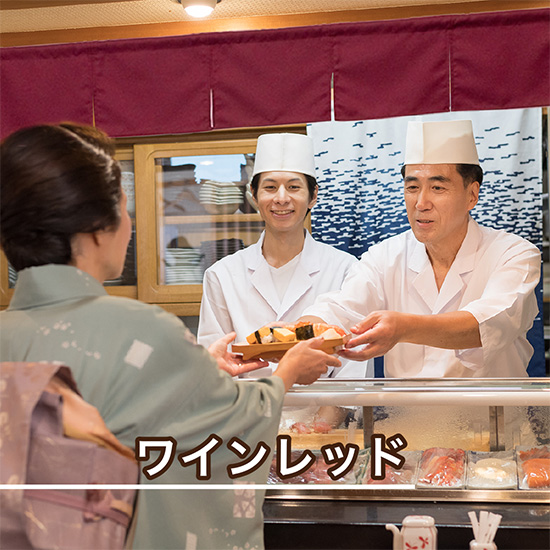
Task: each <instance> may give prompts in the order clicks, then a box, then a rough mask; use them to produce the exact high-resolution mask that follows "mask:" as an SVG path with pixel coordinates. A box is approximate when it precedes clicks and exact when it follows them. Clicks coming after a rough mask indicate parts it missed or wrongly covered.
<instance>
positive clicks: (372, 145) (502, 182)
mask: <svg viewBox="0 0 550 550" xmlns="http://www.w3.org/2000/svg"><path fill="white" fill-rule="evenodd" d="M463 119H470V120H472V124H473V127H474V135H475V138H476V145H477V149H478V154H479V159H480V163H481V167H482V168H483V172H484V177H483V183H482V185H481V190H480V196H479V202H478V204H477V205H476V207H475V208H474V210H473V211H472V216H473V218H474V219H475V220H476V221H477V222H479V223H480V224H482V225H486V226H489V227H493V228H495V229H504V230H505V231H509V232H511V233H515V234H517V235H520V236H521V237H524V238H525V239H528V240H529V241H531V242H532V243H533V244H535V245H536V246H538V247H539V248H542V178H543V170H542V110H541V109H539V108H534V109H514V110H499V111H468V112H449V113H438V114H433V115H422V116H414V117H399V118H390V119H379V120H359V121H352V122H335V121H332V122H319V123H313V124H308V127H307V131H308V135H310V136H311V137H312V138H313V142H314V152H315V170H316V175H317V181H318V183H319V198H318V202H317V205H316V206H315V207H314V208H313V210H312V212H311V225H312V234H313V236H314V237H315V238H316V239H318V240H320V241H322V242H325V243H328V244H331V245H333V246H335V247H336V248H339V249H341V250H346V251H347V252H350V253H351V254H354V255H355V256H357V257H360V256H361V254H362V253H363V252H365V251H366V250H367V249H368V248H369V247H370V246H371V245H373V244H375V243H377V242H379V241H381V240H383V239H386V238H388V237H391V236H393V235H397V234H399V233H402V232H403V231H405V230H407V229H408V228H409V224H408V221H407V216H406V211H405V202H404V199H403V181H402V177H401V167H402V165H403V158H404V151H405V136H406V131H407V123H408V122H409V120H421V121H430V120H463ZM539 287H540V288H539V289H538V294H537V297H538V298H539V306H540V311H541V315H542V284H541V285H539ZM541 315H540V316H539V317H540V318H538V319H537V321H536V322H535V326H534V327H533V329H531V331H530V335H529V338H530V340H531V343H532V345H533V346H534V347H535V354H534V356H533V359H532V360H531V364H530V367H529V373H530V374H531V375H537V376H544V373H545V365H544V338H543V328H542V318H541Z"/></svg>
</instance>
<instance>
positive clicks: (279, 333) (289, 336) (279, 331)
mask: <svg viewBox="0 0 550 550" xmlns="http://www.w3.org/2000/svg"><path fill="white" fill-rule="evenodd" d="M273 338H274V339H275V340H276V341H277V342H294V340H296V335H295V334H294V332H292V331H291V330H288V329H287V328H274V329H273Z"/></svg>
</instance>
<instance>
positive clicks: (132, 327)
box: [0, 123, 340, 550]
mask: <svg viewBox="0 0 550 550" xmlns="http://www.w3.org/2000/svg"><path fill="white" fill-rule="evenodd" d="M113 155H114V145H113V143H112V142H111V140H109V139H108V138H107V136H105V135H104V134H103V133H102V132H100V131H98V130H96V129H94V128H90V127H86V126H80V125H75V124H69V123H67V124H60V125H57V126H53V125H44V126H35V127H31V128H26V129H22V130H19V131H18V132H15V133H14V134H12V135H11V136H9V137H8V138H7V139H6V140H5V141H4V142H3V143H2V145H1V147H0V185H1V188H0V191H1V196H2V201H1V205H0V234H1V245H2V248H3V250H4V252H5V254H6V256H7V258H8V260H9V262H10V263H11V265H12V266H13V267H14V268H15V269H16V270H17V271H18V280H17V284H16V286H15V292H14V295H13V298H12V300H11V303H10V306H9V307H8V309H7V310H6V311H3V312H2V313H0V323H1V326H2V331H1V333H0V357H1V359H2V360H3V361H48V362H52V361H58V362H60V363H61V364H64V365H67V366H68V367H70V368H71V370H72V373H73V375H74V378H75V380H76V382H77V385H78V387H79V389H80V391H81V392H82V395H83V397H84V399H85V400H86V401H88V402H89V403H91V404H92V405H94V406H95V407H96V408H97V409H98V410H99V412H100V414H101V415H102V417H103V419H104V420H105V423H106V425H107V426H108V428H109V429H110V430H111V431H112V432H113V434H114V435H115V436H116V437H117V438H118V439H119V440H120V441H121V442H122V443H123V444H125V445H128V446H130V447H132V448H133V447H134V445H135V442H136V438H138V437H141V438H148V437H151V438H156V439H158V438H171V439H173V440H175V441H176V449H175V453H174V455H173V457H172V459H174V458H175V457H176V456H178V459H179V460H172V461H171V462H169V464H168V467H167V469H166V471H165V472H164V473H163V474H162V475H161V476H160V477H157V478H155V479H154V480H151V481H149V480H146V479H145V478H143V480H142V481H143V482H144V483H162V484H186V485H191V484H193V485H194V486H195V487H196V486H197V484H203V485H204V484H210V483H215V484H222V483H224V484H228V487H230V486H231V485H233V484H234V483H235V482H237V483H239V482H244V483H265V482H266V480H267V472H268V468H269V463H270V460H269V454H268V457H267V459H266V460H265V461H264V462H263V463H261V467H259V468H258V469H255V470H254V471H252V472H242V475H240V476H239V479H238V480H237V481H235V480H234V479H231V478H230V477H229V472H228V467H229V466H231V465H237V464H239V463H241V462H243V461H244V460H243V459H244V458H245V457H243V456H241V454H240V453H241V451H236V450H232V447H231V442H232V441H233V440H234V438H238V439H239V440H240V441H241V442H242V443H243V444H244V448H247V449H259V448H261V445H260V443H262V442H263V443H264V444H265V445H267V446H268V447H269V448H270V449H273V448H274V444H275V436H276V434H277V430H278V424H279V416H280V411H281V407H282V401H283V396H284V393H285V391H286V390H287V389H288V388H289V387H291V386H292V385H293V384H294V383H311V382H312V381H314V380H315V379H316V378H317V377H318V376H319V375H320V374H322V373H324V372H325V371H326V370H327V368H328V367H331V368H332V367H335V366H338V365H339V364H340V362H339V360H338V359H337V358H336V357H333V356H330V355H327V354H326V353H324V352H323V351H321V350H320V349H318V348H319V346H320V345H321V342H322V341H321V339H316V340H315V341H311V342H304V343H303V344H299V345H297V346H295V347H294V348H293V349H292V350H290V351H289V352H288V353H287V354H286V355H285V357H284V358H283V359H282V360H281V362H280V363H279V366H278V369H277V371H276V372H275V373H274V376H272V377H270V378H269V379H265V380H261V381H256V382H251V381H235V380H234V379H233V378H232V377H231V376H229V375H228V374H227V373H226V372H224V371H223V370H222V369H220V368H218V364H220V365H222V366H224V365H227V361H229V362H230V361H231V354H229V353H228V352H227V343H228V342H229V341H230V340H231V336H229V337H225V338H223V339H221V340H219V341H218V342H215V343H214V344H213V345H212V346H211V351H212V352H213V353H214V354H215V356H216V359H217V360H218V363H217V362H216V359H214V357H213V356H212V355H211V354H210V353H209V352H208V351H207V350H206V349H204V348H203V347H201V346H198V345H197V344H196V343H195V341H194V338H193V336H192V335H191V333H190V332H189V330H188V329H187V328H186V327H185V325H184V324H183V323H182V322H181V321H180V320H179V319H178V318H177V317H175V316H174V315H171V314H169V313H167V312H165V311H164V310H163V309H161V308H159V307H156V306H152V305H148V304H143V303H141V302H139V301H137V300H132V299H126V298H121V297H114V296H109V295H108V294H107V293H106V291H105V289H104V288H103V286H102V283H103V282H104V281H105V280H107V279H113V278H116V277H118V276H119V275H120V274H121V272H122V269H123V265H124V260H125V256H126V249H127V246H128V242H129V239H130V233H131V221H130V218H129V216H128V213H127V211H126V197H125V194H124V192H123V190H122V189H121V183H120V182H121V173H120V167H119V165H118V163H117V162H116V160H115V159H114V157H113ZM230 370H231V369H230ZM213 436H217V438H218V439H217V443H216V441H215V440H213V439H212V437H213ZM213 441H214V443H216V445H217V446H216V447H213V448H211V449H210V451H208V452H207V451H206V449H207V447H208V445H210V444H211V443H212V442H213ZM242 448H243V446H241V447H239V449H242ZM199 449H203V453H204V454H203V455H201V456H202V458H201V459H200V461H199V460H198V459H195V460H190V461H188V462H184V460H182V456H184V455H185V453H189V452H191V451H198V450H199ZM249 454H250V453H249ZM155 458H156V457H155ZM246 458H250V457H246ZM152 459H153V458H152ZM199 462H200V463H202V462H206V463H207V481H200V480H199ZM142 466H145V464H143V465H142ZM206 489H207V488H206ZM263 495H264V492H263V491H261V490H254V488H251V489H249V490H246V491H243V490H242V489H239V488H238V485H235V488H234V489H232V488H229V489H215V490H214V489H213V490H162V491H158V490H157V491H152V490H149V491H146V490H144V491H141V494H140V498H139V511H138V518H137V524H136V528H135V539H134V548H148V549H151V548H157V549H159V550H160V549H163V548H215V549H222V548H234V547H240V548H247V547H248V548H262V547H263V517H262V502H263Z"/></svg>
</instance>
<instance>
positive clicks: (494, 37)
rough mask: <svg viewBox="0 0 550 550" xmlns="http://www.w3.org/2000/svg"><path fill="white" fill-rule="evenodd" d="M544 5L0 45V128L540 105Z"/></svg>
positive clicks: (202, 127) (548, 89) (133, 125)
mask: <svg viewBox="0 0 550 550" xmlns="http://www.w3.org/2000/svg"><path fill="white" fill-rule="evenodd" d="M549 59H550V9H538V10H516V11H510V12H495V13H481V14H475V15H466V16H459V15H456V16H455V15H449V16H440V17H426V18H412V19H405V20H394V21H373V22H363V23H353V24H352V23H341V24H334V25H319V26H315V27H303V28H293V29H277V30H267V31H246V32H227V33H211V34H200V35H190V36H181V37H163V38H149V39H135V40H115V41H106V42H92V43H82V44H63V45H58V46H36V47H17V48H2V49H0V71H1V75H0V132H1V135H2V136H5V135H7V134H8V133H10V132H11V131H13V130H15V129H17V128H19V127H22V126H26V125H29V124H37V123H41V122H58V121H61V120H73V121H77V122H84V123H88V124H90V123H91V122H92V121H94V120H95V124H96V125H97V126H99V127H100V128H102V129H104V130H105V131H107V132H108V133H109V134H111V135H113V136H140V135H141V136H146V135H155V134H179V133H190V132H199V131H208V130H212V129H215V128H236V127H246V126H270V125H282V124H291V123H306V122H314V121H322V120H330V118H331V111H330V101H331V85H330V83H331V79H332V78H333V77H334V115H335V119H336V120H364V119H372V118H382V117H391V116H401V115H414V114H422V113H428V112H442V111H448V110H453V111H455V110H475V109H505V108H517V107H533V106H543V105H548V104H550V62H549Z"/></svg>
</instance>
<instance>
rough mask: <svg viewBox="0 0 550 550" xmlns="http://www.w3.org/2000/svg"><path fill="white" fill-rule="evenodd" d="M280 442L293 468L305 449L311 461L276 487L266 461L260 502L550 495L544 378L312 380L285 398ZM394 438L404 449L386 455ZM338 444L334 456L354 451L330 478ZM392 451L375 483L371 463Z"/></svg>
mask: <svg viewBox="0 0 550 550" xmlns="http://www.w3.org/2000/svg"><path fill="white" fill-rule="evenodd" d="M323 418H327V419H330V420H329V421H328V422H327V421H324V420H323ZM281 436H287V437H288V438H289V439H288V440H289V442H290V446H291V453H292V459H293V460H294V461H295V462H296V461H298V460H299V458H300V457H301V456H303V453H304V451H305V450H310V451H312V452H313V454H314V455H315V456H316V461H315V462H314V463H312V465H311V468H310V469H309V470H306V471H305V472H303V473H302V474H300V476H294V477H289V478H287V479H284V481H283V479H281V477H280V476H278V475H277V474H278V473H280V472H279V471H278V470H277V467H280V464H278V463H277V461H278V460H280V458H279V457H277V456H276V457H275V458H274V463H273V468H272V472H271V474H272V475H271V476H270V483H271V484H273V488H272V489H270V490H269V491H268V497H269V498H278V497H282V498H288V497H289V495H292V497H295V498H300V499H303V498H308V497H311V498H316V499H318V498H328V499H330V498H335V497H336V498H347V499H358V500H369V499H385V500H401V499H403V498H406V499H408V500H430V501H432V500H445V501H449V500H454V501H469V502H471V501H483V502H499V501H508V502H510V501H515V502H547V501H548V500H549V499H550V381H549V380H548V379H545V378H520V379H440V380H434V379H425V380H424V379H412V380H404V379H370V380H327V379H321V380H319V381H317V382H315V383H314V384H312V385H311V386H305V387H301V386H295V387H294V388H292V389H291V390H290V391H289V392H288V394H287V396H286V398H285V408H284V410H283V415H282V420H281V424H280V428H279V438H280V437H281ZM396 436H398V437H397V439H398V440H399V438H400V439H401V442H402V443H404V445H402V446H401V447H400V450H399V451H395V449H393V450H392V445H391V443H392V441H394V440H395V439H396ZM392 438H393V439H392ZM338 446H339V447H340V453H341V455H342V456H343V457H345V455H346V453H351V450H352V447H353V446H355V447H356V456H355V460H354V464H353V467H352V469H351V470H350V471H349V472H347V473H346V474H345V475H344V476H342V477H341V478H339V479H332V478H331V477H330V475H328V472H330V470H331V468H332V469H334V471H335V472H336V471H337V470H336V469H335V468H336V467H337V466H338V460H336V459H335V461H334V464H332V466H331V463H330V462H327V456H328V457H329V458H330V455H326V452H327V451H328V452H329V453H330V452H332V453H333V454H334V453H337V447H338ZM395 452H397V454H398V455H400V454H402V456H403V457H405V458H406V460H405V463H404V464H402V465H399V466H395V465H394V464H392V463H391V462H390V461H389V460H384V465H385V468H384V470H385V471H384V473H383V474H382V476H381V477H382V479H375V477H380V472H378V475H377V476H376V475H374V470H375V467H374V465H375V464H376V463H377V464H378V467H380V463H381V457H383V458H390V455H392V453H393V454H395ZM350 460H351V458H350ZM343 461H344V458H342V457H341V462H343ZM537 468H538V470H537ZM313 485H315V487H313Z"/></svg>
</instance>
